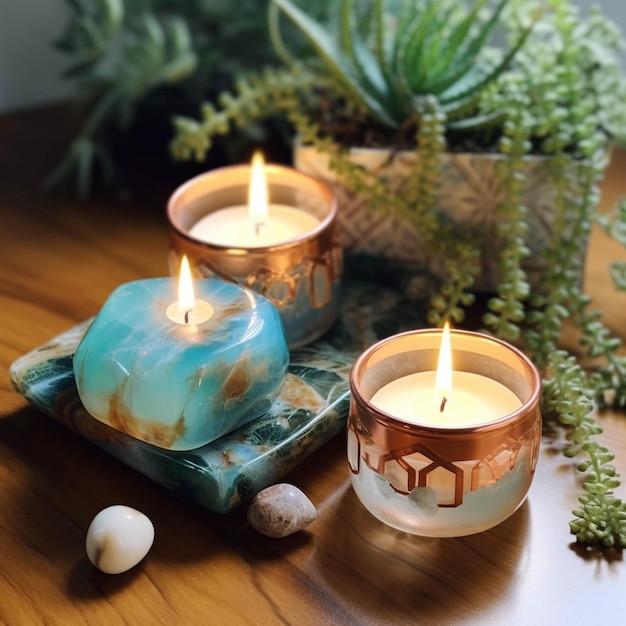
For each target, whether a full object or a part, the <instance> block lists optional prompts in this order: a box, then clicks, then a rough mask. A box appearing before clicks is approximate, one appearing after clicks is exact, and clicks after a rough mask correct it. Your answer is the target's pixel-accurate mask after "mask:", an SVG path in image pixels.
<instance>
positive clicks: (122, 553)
mask: <svg viewBox="0 0 626 626" xmlns="http://www.w3.org/2000/svg"><path fill="white" fill-rule="evenodd" d="M153 541H154V526H153V525H152V522H151V521H150V519H149V518H148V517H146V516H145V515H144V514H143V513H141V512H139V511H137V510H135V509H132V508H131V507H129V506H124V505H122V504H115V505H113V506H110V507H107V508H106V509H103V510H102V511H100V513H98V515H96V516H95V517H94V518H93V521H92V522H91V524H90V525H89V529H88V530H87V539H86V541H85V548H86V550H87V557H88V558H89V560H90V561H91V562H92V563H93V564H94V565H95V566H96V567H97V568H98V569H99V570H100V571H102V572H104V573H105V574H121V573H122V572H125V571H126V570H129V569H130V568H131V567H134V566H135V565H137V563H139V561H141V559H143V557H144V556H146V554H148V551H149V550H150V548H151V547H152V542H153Z"/></svg>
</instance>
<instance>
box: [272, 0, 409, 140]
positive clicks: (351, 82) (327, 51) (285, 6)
mask: <svg viewBox="0 0 626 626" xmlns="http://www.w3.org/2000/svg"><path fill="white" fill-rule="evenodd" d="M272 2H274V3H276V4H277V5H278V7H279V8H280V9H281V10H282V11H283V13H284V14H285V15H286V16H287V17H288V18H289V19H290V20H291V22H292V23H293V24H294V26H296V28H298V29H299V31H300V32H301V34H302V35H303V36H304V38H305V39H306V40H307V41H308V42H309V44H310V45H311V46H312V47H313V48H314V49H315V51H316V52H317V53H318V55H319V56H320V58H321V60H322V61H323V62H324V63H325V64H326V67H327V68H328V70H329V71H330V73H331V75H333V76H334V77H335V79H336V80H337V81H339V83H340V84H342V85H343V87H344V88H345V89H346V91H347V92H348V93H349V94H350V95H351V97H352V98H354V100H355V101H356V102H358V103H360V104H361V105H362V106H363V107H364V108H366V109H367V110H368V111H370V113H371V114H372V115H373V117H374V118H375V119H377V120H378V121H379V122H381V123H382V124H384V125H386V126H391V127H392V128H395V127H396V126H397V123H396V121H395V120H394V119H393V118H392V117H391V116H390V115H389V113H388V112H387V111H386V110H385V109H384V107H383V106H381V104H380V103H379V102H377V101H376V100H375V99H374V98H372V97H371V95H370V94H368V93H367V91H366V90H365V89H364V88H363V86H362V85H361V84H360V83H359V81H358V80H357V78H356V77H355V75H354V70H353V68H352V67H350V63H349V61H348V60H347V59H346V58H345V57H344V55H343V54H342V53H341V50H340V49H339V47H338V46H337V45H336V44H335V42H334V41H333V40H332V38H331V37H330V35H329V33H328V31H327V30H326V29H325V28H324V26H323V25H322V24H320V23H319V22H318V21H317V20H314V19H313V18H311V17H309V16H308V15H307V14H306V13H304V12H303V11H301V10H300V9H299V8H298V7H296V6H295V5H293V4H292V3H291V2H290V1H289V0H272Z"/></svg>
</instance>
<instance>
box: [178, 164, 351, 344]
mask: <svg viewBox="0 0 626 626" xmlns="http://www.w3.org/2000/svg"><path fill="white" fill-rule="evenodd" d="M264 170H265V176H266V179H267V191H268V197H269V203H270V207H269V216H268V223H271V221H272V205H275V206H277V205H280V206H282V207H289V208H294V209H296V211H300V212H302V213H303V214H306V216H310V217H308V218H307V219H311V218H313V219H312V220H311V221H312V224H313V225H312V227H311V228H310V229H308V230H307V231H306V232H304V233H303V234H299V235H297V236H295V237H291V238H287V239H285V240H282V241H279V242H277V243H272V244H271V245H259V246H257V245H250V243H249V242H246V243H243V242H244V240H245V238H244V237H242V238H241V240H242V243H236V244H235V245H233V244H232V243H227V244H222V243H219V242H217V243H216V242H214V241H207V240H205V239H203V238H199V237H198V236H197V235H194V234H192V233H191V232H190V231H192V230H193V227H194V225H197V224H198V222H200V220H202V219H203V218H206V217H207V216H209V215H210V214H213V213H216V212H218V211H222V210H224V209H228V208H232V207H241V206H243V205H247V203H248V192H249V186H250V174H251V166H250V165H235V166H230V167H223V168H218V169H215V170H211V171H209V172H206V173H204V174H201V175H200V176H197V177H195V178H193V179H191V180H189V181H187V182H186V183H184V184H183V185H182V186H181V187H179V188H178V189H177V190H176V191H175V192H174V194H173V195H172V197H171V198H170V201H169V204H168V208H167V214H168V220H169V233H170V257H169V266H170V272H171V273H175V271H176V268H177V267H178V264H179V263H180V258H181V257H182V255H183V254H186V255H187V257H188V258H189V261H190V264H191V266H192V271H193V272H194V273H195V274H196V276H199V277H209V276H211V277H214V276H216V275H217V276H219V277H221V278H224V279H226V280H233V281H236V282H237V283H239V284H241V285H244V286H246V287H249V288H251V289H253V290H254V291H256V292H257V293H260V294H261V295H263V296H265V297H266V298H267V299H268V300H270V302H272V303H273V304H274V305H275V306H276V307H277V309H278V312H279V314H280V317H281V319H282V322H283V326H284V329H285V336H286V339H287V343H288V345H289V348H290V349H291V348H295V347H298V346H302V345H304V344H307V343H310V342H311V341H313V340H315V339H317V338H318V337H320V336H321V335H322V334H323V333H324V332H326V331H327V330H328V328H329V327H330V326H331V325H332V323H333V322H334V321H335V319H336V318H337V316H338V314H339V300H340V286H341V274H342V265H343V255H342V249H341V245H340V240H339V230H338V226H337V222H336V214H337V207H336V202H335V198H334V195H333V193H332V191H331V189H330V187H329V186H328V185H327V184H326V183H324V182H323V181H321V180H318V179H315V178H313V177H311V176H309V175H307V174H303V173H301V172H299V171H297V170H295V169H293V168H290V167H286V166H282V165H276V164H268V165H265V167H264Z"/></svg>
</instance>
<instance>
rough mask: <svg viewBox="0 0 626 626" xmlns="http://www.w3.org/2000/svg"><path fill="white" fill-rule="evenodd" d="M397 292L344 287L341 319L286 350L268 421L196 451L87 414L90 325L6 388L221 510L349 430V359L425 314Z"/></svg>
mask: <svg viewBox="0 0 626 626" xmlns="http://www.w3.org/2000/svg"><path fill="white" fill-rule="evenodd" d="M400 293H403V291H402V290H397V289H395V288H393V287H392V288H390V287H383V286H381V285H379V284H377V283H376V282H370V281H367V282H365V281H360V280H352V281H350V282H349V283H348V284H347V285H346V286H345V287H344V295H343V300H342V313H341V316H340V319H339V320H338V321H337V322H336V323H335V324H334V326H333V328H332V329H331V330H330V331H329V332H328V333H327V334H326V335H325V336H324V337H322V338H321V339H319V340H318V341H316V342H315V343H313V344H311V345H309V346H306V347H304V348H300V349H298V350H295V351H293V352H292V353H291V364H290V366H289V369H288V374H287V376H286V377H285V380H284V382H283V385H282V387H281V390H280V394H279V395H278V397H277V398H276V399H275V400H274V401H273V403H272V404H271V405H270V406H268V409H267V412H266V414H265V415H263V416H262V417H260V418H259V419H257V420H255V421H254V422H251V423H249V424H247V425H246V426H244V427H242V428H240V429H238V430H236V431H233V432H232V433H230V434H228V435H225V436H224V437H222V438H221V439H218V440H217V441H214V442H212V443H210V444H207V445H206V446H203V447H201V448H198V449H196V450H191V451H187V452H172V451H168V450H164V449H161V448H157V447H154V446H152V445H150V444H147V443H144V442H141V441H139V440H136V439H134V438H132V437H129V436H128V435H125V434H123V433H122V432H120V431H118V430H116V429H113V428H111V427H109V426H107V425H106V424H103V423H102V422H100V421H98V420H96V419H95V418H93V417H92V416H91V415H89V413H87V411H86V410H85V409H84V407H83V406H82V404H81V402H80V400H79V398H78V394H77V391H76V384H75V381H74V374H73V370H72V357H73V354H74V351H75V349H76V346H77V345H78V342H79V341H80V339H81V337H82V335H83V333H84V332H85V330H86V329H87V327H88V325H89V323H90V321H91V320H87V321H85V322H83V323H82V324H79V325H78V326H75V327H74V328H71V329H69V330H68V331H66V332H64V333H62V334H61V335H59V336H57V337H55V338H54V339H52V340H51V341H49V342H48V343H46V344H45V345H43V346H41V347H39V348H36V349H35V350H33V351H32V352H29V353H28V354H25V355H24V356H22V357H21V358H19V359H18V360H17V361H15V362H14V363H13V364H12V366H11V368H10V375H11V381H12V383H13V386H14V387H15V389H16V390H17V391H18V392H19V393H21V394H22V395H23V396H24V397H25V398H26V399H27V400H28V401H29V402H30V403H31V404H32V405H34V406H35V407H37V408H39V409H41V410H42V411H43V412H45V413H47V414H48V415H50V416H52V417H53V418H55V419H56V420H58V421H59V422H60V423H62V424H63V425H65V426H67V427H68V428H70V429H71V430H73V431H75V432H77V433H78V434H79V435H81V436H83V437H84V438H85V439H87V440H89V441H91V442H93V443H95V444H96V445H98V446H100V447H101V448H103V449H104V450H106V451H107V452H108V453H110V454H111V455H112V456H114V457H116V458H118V459H120V460H121V461H122V462H124V463H126V464H127V465H129V466H130V467H132V468H134V469H135V470H137V471H139V472H141V473H142V474H145V475H146V476H148V477H149V478H151V479H152V480H154V481H156V482H157V483H159V484H161V485H163V486H165V487H167V488H169V489H172V490H173V491H175V492H177V493H179V494H181V495H184V496H186V497H188V498H190V499H192V500H195V501H196V502H198V503H199V504H201V505H203V506H204V507H206V508H208V509H209V510H211V511H214V512H216V513H226V512H228V511H230V510H232V509H234V508H235V507H237V506H238V505H240V504H242V503H243V502H245V501H246V500H248V499H249V498H251V497H252V496H253V495H254V494H255V493H257V492H258V491H260V490H261V489H263V488H264V487H267V486H268V485H271V484H273V483H275V482H277V481H278V480H279V479H280V478H281V477H282V476H283V475H284V474H286V473H287V472H288V471H289V470H291V469H292V468H293V467H295V466H296V465H297V464H298V463H300V462H301V461H302V460H304V459H305V458H306V457H307V456H309V455H310V454H311V453H312V452H314V451H315V450H316V449H317V448H319V447H320V446H321V445H322V444H324V443H325V442H326V441H328V440H330V439H331V438H332V437H334V436H336V435H337V434H339V433H340V432H342V431H343V430H344V429H345V423H346V417H347V414H348V406H349V385H348V376H349V373H350V368H351V366H352V362H353V361H354V359H355V357H356V356H357V355H358V354H360V352H362V351H363V350H364V349H365V348H366V347H368V346H369V345H371V344H372V343H374V342H375V341H376V340H378V339H379V338H382V337H385V336H388V335H391V334H393V333H394V332H398V331H401V330H408V329H410V328H418V327H420V326H422V325H423V323H422V322H423V316H422V314H421V310H422V307H421V306H419V303H418V302H415V301H411V300H409V299H407V298H406V297H405V296H401V295H399V294H400ZM346 471H347V470H346Z"/></svg>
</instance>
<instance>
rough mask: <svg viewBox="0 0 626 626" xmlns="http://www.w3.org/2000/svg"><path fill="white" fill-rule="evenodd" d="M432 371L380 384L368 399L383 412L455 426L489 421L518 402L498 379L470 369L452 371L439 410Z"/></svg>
mask: <svg viewBox="0 0 626 626" xmlns="http://www.w3.org/2000/svg"><path fill="white" fill-rule="evenodd" d="M435 378H436V372H434V371H428V372H417V373H415V374H409V375H408V376H402V377H401V378H397V379H395V380H392V381H391V382H390V383H388V384H386V385H384V386H383V387H381V388H380V389H379V390H378V391H377V392H376V393H375V394H374V396H373V397H372V399H371V400H370V402H371V403H372V404H373V405H374V406H376V407H377V408H379V409H380V410H382V411H385V413H389V414H390V415H393V416H394V417H396V418H398V419H400V420H402V421H405V422H410V423H413V424H420V425H425V426H437V427H440V428H458V427H463V426H473V425H478V424H485V423H487V422H493V421H495V420H497V419H499V418H501V417H504V416H505V415H508V414H509V413H512V412H513V411H515V410H516V409H518V408H519V407H521V406H522V402H521V400H520V399H519V398H518V397H517V396H516V395H515V394H514V393H513V392H512V391H511V390H510V389H508V388H507V387H505V386H504V385H503V384H501V383H499V382H498V381H495V380H492V379H491V378H487V377H486V376H482V375H480V374H473V373H471V372H459V371H454V372H453V373H452V393H451V394H450V395H451V397H449V398H447V399H446V403H445V406H444V410H443V411H441V410H440V409H441V402H442V398H441V396H439V397H438V396H436V394H435Z"/></svg>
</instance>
